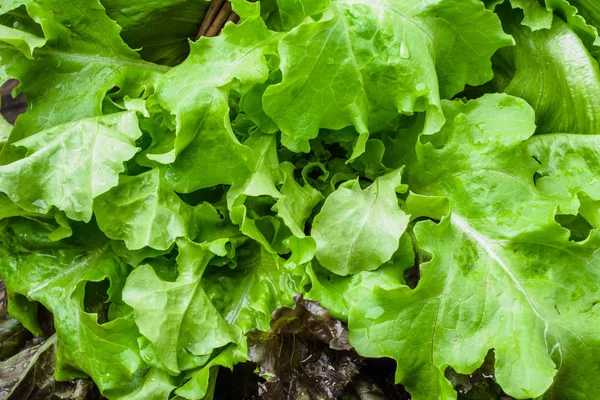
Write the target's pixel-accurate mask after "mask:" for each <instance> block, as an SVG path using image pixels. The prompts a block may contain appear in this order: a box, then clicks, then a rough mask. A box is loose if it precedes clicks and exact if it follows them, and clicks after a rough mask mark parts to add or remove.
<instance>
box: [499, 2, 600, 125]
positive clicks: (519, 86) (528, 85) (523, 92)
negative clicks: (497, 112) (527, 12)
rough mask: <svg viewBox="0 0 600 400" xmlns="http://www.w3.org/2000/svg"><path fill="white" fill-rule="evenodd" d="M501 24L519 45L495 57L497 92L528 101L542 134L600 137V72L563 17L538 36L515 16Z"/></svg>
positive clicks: (505, 16)
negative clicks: (575, 134) (599, 123)
mask: <svg viewBox="0 0 600 400" xmlns="http://www.w3.org/2000/svg"><path fill="white" fill-rule="evenodd" d="M502 19H503V22H505V26H506V27H507V31H508V32H509V33H510V34H512V35H513V36H514V38H515V41H516V46H515V47H509V48H505V49H501V50H500V51H499V52H498V54H497V55H496V56H495V57H494V67H495V70H496V79H495V82H494V88H496V89H497V90H499V91H502V92H504V93H507V94H511V95H513V96H518V97H521V98H523V99H525V100H527V102H528V103H529V104H530V105H531V106H532V107H533V108H534V110H535V112H536V124H537V126H538V127H537V131H536V132H537V133H562V132H566V133H579V134H586V135H588V134H596V133H598V127H599V125H598V120H599V119H600V97H599V96H598V92H599V91H600V70H599V69H598V63H597V62H596V60H594V58H593V57H592V56H591V55H590V54H589V52H588V51H587V49H586V47H585V46H584V44H583V42H582V41H581V39H580V38H579V36H577V34H576V33H575V31H573V29H571V27H570V26H569V25H568V24H567V23H565V22H563V21H562V20H561V19H559V18H554V19H553V23H552V25H551V27H550V28H549V29H545V30H538V31H532V30H531V29H529V28H528V27H526V26H523V25H521V24H520V23H519V20H518V18H516V16H515V14H514V13H506V14H503V16H502Z"/></svg>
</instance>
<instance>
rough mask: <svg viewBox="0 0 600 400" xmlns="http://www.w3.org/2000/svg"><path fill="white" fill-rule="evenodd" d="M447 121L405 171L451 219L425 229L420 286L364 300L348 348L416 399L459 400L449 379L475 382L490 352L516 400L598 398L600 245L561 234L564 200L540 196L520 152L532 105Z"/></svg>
mask: <svg viewBox="0 0 600 400" xmlns="http://www.w3.org/2000/svg"><path fill="white" fill-rule="evenodd" d="M444 112H445V115H446V116H447V118H448V122H447V124H446V126H444V128H443V129H442V131H441V132H440V133H439V134H437V135H435V136H433V137H431V141H426V142H425V143H422V142H423V140H424V138H423V137H421V138H420V140H419V141H418V142H417V145H416V151H415V154H414V156H412V157H409V160H407V169H406V171H407V178H408V179H407V180H408V183H409V185H411V188H412V190H415V191H417V192H421V193H423V194H428V195H436V196H445V197H447V198H448V199H449V201H450V204H451V213H450V215H448V216H445V217H443V218H442V220H441V222H440V223H437V224H436V223H434V222H432V221H423V222H419V223H417V225H416V226H415V229H414V231H415V237H416V239H417V240H418V241H419V248H420V249H421V251H422V252H423V253H425V254H428V255H429V256H428V258H429V259H430V261H428V262H426V263H424V264H422V265H421V274H422V277H421V280H420V281H419V283H418V285H417V287H416V289H414V290H411V289H409V288H408V287H399V288H396V289H391V290H386V289H379V288H375V289H374V290H373V291H371V292H370V295H369V296H365V298H363V299H362V302H361V303H360V305H359V306H358V307H355V308H353V309H351V311H350V317H349V323H350V330H351V336H350V339H351V343H352V344H353V345H354V346H355V347H356V349H357V350H358V351H359V353H361V354H364V355H367V356H377V357H381V356H387V357H393V358H395V359H396V360H397V361H398V369H397V373H396V378H397V380H398V381H400V382H402V383H403V384H404V385H405V386H406V387H407V389H408V390H409V391H410V392H411V394H412V396H413V398H415V399H420V398H430V397H431V395H432V394H435V395H436V396H440V397H447V398H455V396H456V394H455V392H454V389H453V388H452V385H451V384H450V383H449V382H448V381H447V380H446V379H445V377H444V371H445V368H446V367H447V366H452V368H453V369H454V370H456V371H457V372H459V373H470V372H472V371H474V370H475V369H476V368H477V367H478V366H479V365H481V363H482V362H483V360H484V359H485V356H486V354H487V352H488V350H490V349H494V354H495V360H496V361H495V377H496V380H497V381H498V382H499V383H500V385H501V386H502V388H503V389H504V391H505V392H506V393H508V394H509V395H511V396H514V397H517V398H528V397H532V398H535V397H538V396H541V395H543V394H544V393H545V392H546V391H547V390H549V392H548V396H550V397H554V398H561V397H569V396H570V395H571V394H572V392H571V390H572V388H577V389H576V390H577V391H578V393H581V395H582V396H588V397H589V396H593V393H597V391H598V390H599V389H600V388H599V387H598V386H597V385H596V384H595V383H592V382H595V381H594V380H593V378H591V377H592V376H596V374H598V372H599V370H598V368H599V367H598V364H597V363H596V362H595V361H594V360H595V356H594V354H595V352H596V351H597V349H600V347H599V345H600V343H599V342H598V341H597V339H596V336H595V334H594V333H593V332H594V330H595V328H594V327H595V326H597V325H598V323H599V321H598V318H597V316H596V315H595V313H594V311H593V308H592V307H593V304H595V300H594V299H595V298H596V294H595V293H596V292H597V290H598V286H597V282H598V279H599V278H600V277H599V276H598V265H599V264H598V263H599V261H600V257H599V256H600V253H599V252H598V248H599V243H600V242H599V240H600V237H599V236H598V235H597V234H596V233H594V234H593V235H592V236H591V237H590V238H589V239H588V240H586V241H584V242H581V243H574V242H570V241H569V232H568V231H567V230H566V229H564V228H562V227H561V226H560V225H559V224H558V223H557V222H555V220H554V216H555V213H556V208H557V205H558V203H559V201H560V200H559V199H557V198H556V197H555V196H552V195H548V194H546V193H544V192H543V191H541V190H539V189H538V188H537V187H536V185H535V184H534V179H533V176H534V174H535V172H536V170H537V168H538V167H539V164H538V163H537V162H536V161H535V160H534V159H533V158H532V157H531V156H530V155H529V154H528V153H527V152H526V151H524V149H523V147H522V143H523V141H524V140H527V139H528V138H529V137H530V136H531V134H532V133H533V127H534V125H533V110H531V109H530V108H529V107H528V106H527V105H526V104H525V103H524V101H522V100H519V99H516V98H511V97H508V96H503V95H488V96H485V97H483V98H481V99H480V100H477V101H471V102H469V103H466V104H463V103H460V102H446V103H444ZM507 120H510V121H512V123H511V125H510V126H507V125H506V124H505V121H507ZM519 120H520V121H522V122H520V123H517V122H516V121H519ZM442 160H444V162H443V163H442V162H441V161H442ZM492 210H493V211H492ZM564 265H569V266H570V267H569V268H567V269H565V268H564V267H563V266H564ZM567 371H568V372H567Z"/></svg>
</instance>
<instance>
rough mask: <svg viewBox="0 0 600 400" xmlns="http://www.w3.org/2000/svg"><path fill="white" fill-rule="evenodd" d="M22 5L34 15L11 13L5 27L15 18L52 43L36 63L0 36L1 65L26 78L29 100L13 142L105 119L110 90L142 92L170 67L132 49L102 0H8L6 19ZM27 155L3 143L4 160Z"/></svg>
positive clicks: (22, 88) (4, 10)
mask: <svg viewBox="0 0 600 400" xmlns="http://www.w3.org/2000/svg"><path fill="white" fill-rule="evenodd" d="M19 7H20V8H19ZM17 8H18V10H23V9H26V11H27V12H26V13H18V15H17V16H12V15H9V17H10V18H8V19H7V20H1V19H0V24H2V25H4V26H6V23H10V22H11V21H12V20H14V22H12V23H13V26H14V24H17V25H18V26H19V27H21V26H23V29H24V32H28V33H30V34H32V35H36V36H39V37H44V38H45V45H44V46H43V47H38V48H36V49H35V51H34V59H33V60H30V59H28V58H27V56H26V55H25V54H23V53H22V52H21V51H19V50H18V49H17V48H15V47H14V46H12V45H9V44H5V43H2V42H1V41H0V57H1V58H2V67H1V70H3V72H4V74H6V76H10V77H14V78H17V79H19V80H20V81H21V85H20V86H19V87H18V90H19V91H20V92H22V93H23V94H24V95H25V98H26V100H27V102H28V105H29V108H28V112H27V113H25V114H23V115H22V116H21V117H20V118H19V120H18V121H17V123H16V126H15V128H14V129H13V131H12V133H11V137H10V139H9V142H10V143H15V142H17V141H19V140H21V139H23V138H25V137H27V136H29V135H31V134H33V133H37V132H40V131H42V130H45V129H49V128H51V127H54V126H57V125H60V124H64V123H69V122H74V121H78V120H81V119H86V118H91V117H97V116H100V115H101V114H102V101H103V99H104V98H105V96H106V93H107V92H108V91H110V90H111V89H113V88H117V89H118V90H117V92H116V93H115V95H117V96H121V97H124V96H125V95H129V96H130V97H133V98H135V97H138V96H139V95H140V93H142V92H143V91H144V90H145V89H150V88H151V87H152V83H153V81H154V80H155V79H156V78H157V77H158V76H160V75H161V74H162V73H163V72H164V71H166V69H167V68H166V67H162V66H158V65H155V64H152V63H149V62H145V61H143V60H142V59H141V58H140V57H139V55H138V54H137V53H136V52H135V51H133V50H131V49H130V48H129V47H127V45H125V43H124V42H123V41H122V39H121V38H120V37H119V31H120V27H119V26H118V25H117V24H116V23H115V22H114V21H112V20H111V19H110V18H108V16H106V13H105V10H104V8H103V7H102V6H101V5H100V4H99V2H98V0H90V1H88V0H73V1H69V2H68V3H64V2H62V1H58V0H41V1H30V0H11V1H9V2H8V3H6V2H3V4H2V6H1V8H0V17H1V16H2V15H3V14H4V16H6V15H7V14H5V13H12V12H14V10H15V9H17ZM1 74H2V73H0V75H1ZM82 96H84V98H82ZM20 155H22V153H21V152H20V151H19V149H17V148H14V147H13V146H4V148H3V150H2V153H1V154H0V163H8V162H10V161H14V160H15V159H17V158H19V156H20Z"/></svg>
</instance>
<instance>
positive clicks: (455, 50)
mask: <svg viewBox="0 0 600 400" xmlns="http://www.w3.org/2000/svg"><path fill="white" fill-rule="evenodd" d="M483 32H485V35H484V34H483ZM511 43H512V41H511V39H510V38H509V37H508V36H506V35H505V34H504V32H502V29H501V27H500V24H499V21H498V19H497V17H496V16H495V15H494V14H492V13H491V12H489V11H487V10H486V9H485V8H484V7H483V5H482V4H481V3H480V2H477V1H470V0H469V1H443V2H439V1H435V2H427V3H418V4H415V3H414V2H410V1H404V0H399V1H395V0H393V1H384V2H380V3H372V2H353V1H335V2H332V3H331V7H330V8H329V9H328V11H327V12H326V13H325V14H324V16H323V18H322V19H320V20H319V21H317V22H307V23H304V24H301V25H299V26H298V27H297V28H295V29H293V30H292V31H291V32H290V33H288V34H287V35H286V36H285V37H284V38H283V39H282V40H281V42H280V44H279V55H280V57H281V71H282V73H283V79H282V81H281V83H279V84H277V85H272V86H270V87H269V88H267V90H266V91H265V95H264V98H263V104H264V108H265V111H266V112H267V114H268V115H269V116H270V117H271V118H273V120H274V121H275V123H276V124H277V125H278V126H279V128H280V129H281V131H282V141H283V144H284V145H285V146H286V147H288V148H289V149H291V150H293V151H302V152H308V151H309V145H308V140H310V139H313V138H315V137H317V134H318V131H319V129H320V128H328V129H341V128H343V127H345V126H348V125H354V127H355V128H356V130H357V131H358V133H359V134H360V135H361V137H362V139H361V140H360V142H359V144H358V145H357V149H356V150H355V155H354V156H358V155H360V153H362V151H363V150H364V142H365V141H366V135H367V134H368V133H369V132H370V131H371V130H378V129H382V128H385V127H388V126H389V125H390V123H393V122H394V121H396V120H397V118H398V113H407V114H411V113H413V112H416V111H427V114H428V118H429V119H428V124H427V127H426V130H427V132H429V133H433V132H435V131H436V130H437V129H438V128H439V127H440V126H441V125H442V124H443V121H444V117H443V115H442V112H441V106H440V97H443V98H446V97H452V96H453V95H454V94H456V93H458V92H460V91H461V90H462V89H463V87H464V85H465V84H467V83H468V84H471V85H478V84H482V83H484V82H486V81H488V80H489V79H491V77H492V72H491V70H490V64H489V58H490V56H491V55H492V54H493V53H494V51H496V50H497V49H498V48H500V47H503V46H507V45H510V44H511ZM360 143H362V145H361V144H360ZM361 147H362V149H361Z"/></svg>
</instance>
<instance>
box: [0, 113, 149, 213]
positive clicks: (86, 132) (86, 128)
mask: <svg viewBox="0 0 600 400" xmlns="http://www.w3.org/2000/svg"><path fill="white" fill-rule="evenodd" d="M141 135H142V132H141V131H140V130H139V128H138V124H137V118H136V116H135V114H134V113H132V112H125V113H118V114H111V115H106V116H102V117H94V118H88V119H84V120H79V121H76V122H72V123H67V124H64V125H59V126H56V127H53V128H49V129H46V130H44V131H42V132H39V133H37V134H35V135H32V136H29V137H27V138H25V139H22V140H20V141H18V142H16V143H12V146H22V147H25V148H27V150H28V151H29V153H28V154H27V156H26V157H24V158H22V159H20V160H17V161H14V162H13V163H11V164H8V165H4V166H0V191H2V192H4V193H6V194H7V195H8V197H10V199H11V200H12V201H13V202H14V203H15V204H17V205H19V206H20V207H22V208H23V209H25V210H26V211H31V212H38V213H47V212H48V211H49V210H50V208H51V207H52V206H55V207H57V208H58V209H59V210H62V211H64V212H65V213H66V215H67V216H68V217H69V218H71V219H74V220H81V221H89V220H90V218H91V217H92V204H93V201H94V199H95V198H96V197H98V196H100V195H101V194H103V193H105V192H107V191H108V190H109V189H110V188H112V187H113V186H116V185H117V182H118V176H119V173H120V172H123V171H124V170H125V166H124V162H125V161H127V160H129V159H130V158H132V157H133V156H134V155H135V154H136V153H137V151H138V148H137V147H136V146H135V140H136V139H137V138H139V137H140V136H141Z"/></svg>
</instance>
